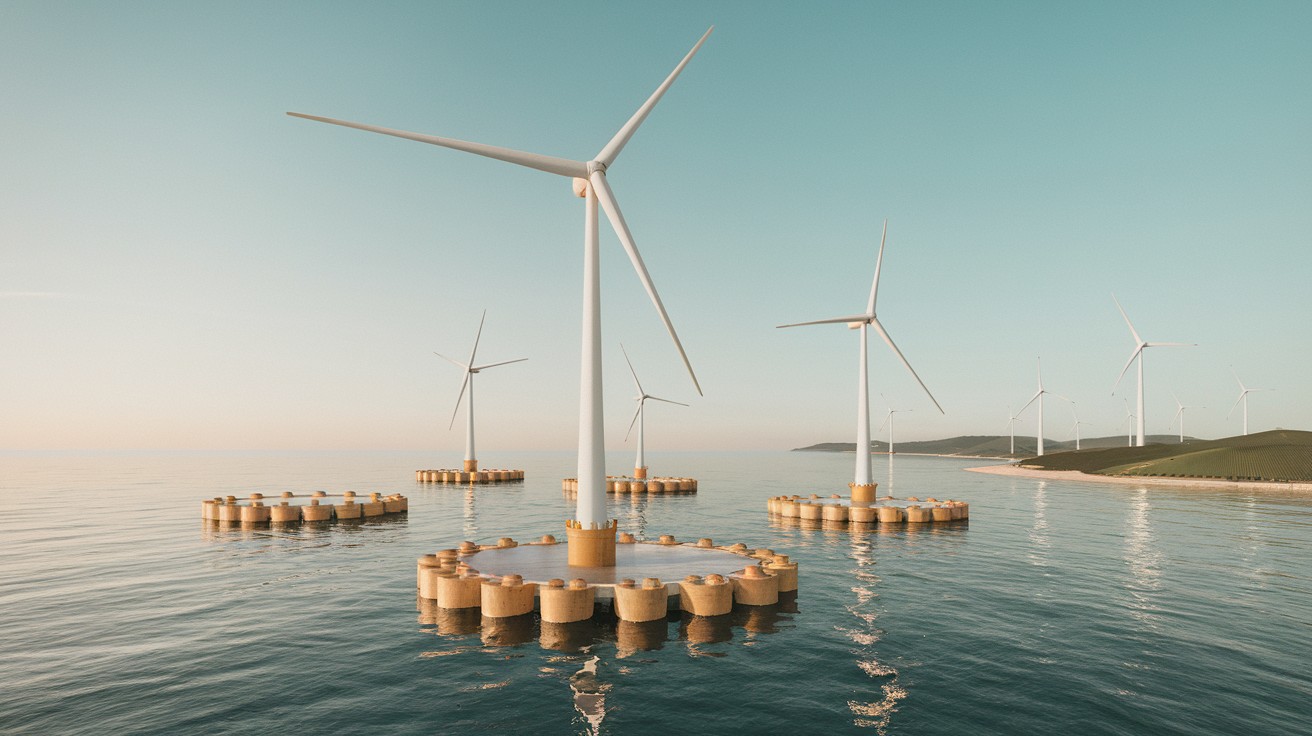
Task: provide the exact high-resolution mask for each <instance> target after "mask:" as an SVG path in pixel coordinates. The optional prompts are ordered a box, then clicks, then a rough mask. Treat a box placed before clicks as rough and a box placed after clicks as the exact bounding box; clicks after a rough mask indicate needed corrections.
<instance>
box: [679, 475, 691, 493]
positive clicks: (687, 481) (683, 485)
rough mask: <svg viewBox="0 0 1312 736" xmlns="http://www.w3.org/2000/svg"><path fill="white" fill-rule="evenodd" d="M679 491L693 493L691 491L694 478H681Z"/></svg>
mask: <svg viewBox="0 0 1312 736" xmlns="http://www.w3.org/2000/svg"><path fill="white" fill-rule="evenodd" d="M679 490H680V491H691V490H692V478H680V479H679Z"/></svg>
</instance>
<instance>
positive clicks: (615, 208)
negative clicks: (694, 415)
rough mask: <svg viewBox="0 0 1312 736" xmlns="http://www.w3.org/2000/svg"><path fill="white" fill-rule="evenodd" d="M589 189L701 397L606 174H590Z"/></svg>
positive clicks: (680, 344) (686, 356) (688, 362)
mask: <svg viewBox="0 0 1312 736" xmlns="http://www.w3.org/2000/svg"><path fill="white" fill-rule="evenodd" d="M590 181H591V182H592V188H593V189H594V190H595V191H596V194H597V200H598V201H599V202H600V203H601V208H602V209H603V210H606V218H607V219H609V220H610V225H611V227H612V228H614V230H615V234H616V235H617V236H619V239H620V244H621V245H623V246H624V250H625V251H626V252H627V253H628V254H629V260H630V261H632V262H633V270H635V271H637V272H638V279H639V280H640V281H642V286H643V288H645V289H646V290H647V296H649V297H651V303H652V304H654V305H655V306H656V311H657V312H658V313H660V316H661V321H662V322H664V323H665V329H666V330H667V331H669V333H670V338H671V339H673V340H674V347H676V348H678V350H679V357H680V358H683V365H684V367H686V368H687V369H688V375H689V376H691V377H692V385H693V386H694V387H696V389H697V395H698V396H701V395H703V394H702V386H701V384H700V383H698V382H697V374H696V373H694V372H693V370H692V363H691V362H690V361H689V360H688V354H687V353H685V352H684V350H683V343H682V342H679V333H677V332H675V331H674V323H672V322H670V315H668V314H666V313H665V305H664V304H662V303H661V297H660V295H659V294H657V293H656V285H655V284H653V283H652V281H651V275H650V274H648V273H647V266H646V264H644V263H643V262H642V255H640V254H639V253H638V246H637V245H635V244H634V242H633V234H632V233H630V232H629V226H628V224H626V223H625V222H624V215H623V214H622V213H621V212H620V205H619V202H616V201H615V193H614V192H612V191H611V190H610V184H608V183H607V182H606V175H605V174H603V173H602V172H600V171H594V172H592V177H591V178H590Z"/></svg>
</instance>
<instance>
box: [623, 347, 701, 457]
mask: <svg viewBox="0 0 1312 736" xmlns="http://www.w3.org/2000/svg"><path fill="white" fill-rule="evenodd" d="M620 351H621V352H623V353H624V362H625V363H628V364H629V373H631V374H633V385H634V386H637V387H638V395H637V397H635V401H637V402H638V410H637V411H636V412H634V414H633V420H632V421H630V422H629V431H628V433H626V434H625V435H624V439H625V440H626V441H627V440H628V439H629V434H632V433H633V425H634V424H635V423H636V424H637V425H638V457H637V459H635V460H634V461H633V475H634V477H636V478H646V477H647V457H646V455H645V454H644V449H643V424H644V423H645V422H646V413H645V412H644V411H643V410H644V409H645V408H646V405H647V400H648V399H651V400H652V401H664V402H665V403H667V404H678V405H679V406H687V404H684V403H681V402H678V401H670V400H669V399H662V398H661V397H659V396H652V395H651V394H649V393H647V392H646V391H644V390H643V388H642V382H641V381H639V380H638V372H637V371H635V370H633V361H631V360H629V351H627V350H625V349H624V346H623V345H621V346H620Z"/></svg>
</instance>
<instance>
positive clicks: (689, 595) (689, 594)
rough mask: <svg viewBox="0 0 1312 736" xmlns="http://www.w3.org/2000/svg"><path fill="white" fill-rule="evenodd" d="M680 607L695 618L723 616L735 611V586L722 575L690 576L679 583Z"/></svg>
mask: <svg viewBox="0 0 1312 736" xmlns="http://www.w3.org/2000/svg"><path fill="white" fill-rule="evenodd" d="M679 607H680V608H682V609H683V610H685V611H687V612H688V613H691V614H693V615H694V616H723V615H724V614H726V613H728V612H729V611H732V610H733V585H731V584H730V583H729V581H728V580H725V579H724V578H723V577H722V576H720V575H707V576H706V577H705V578H702V577H700V576H698V575H689V576H688V577H686V578H684V579H683V581H682V582H680V583H679Z"/></svg>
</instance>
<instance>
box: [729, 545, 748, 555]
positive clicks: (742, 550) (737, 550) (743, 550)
mask: <svg viewBox="0 0 1312 736" xmlns="http://www.w3.org/2000/svg"><path fill="white" fill-rule="evenodd" d="M725 549H727V550H729V551H730V552H733V553H734V554H736V555H745V554H747V545H745V544H743V543H742V542H734V543H733V544H731V545H729V546H728V547H725Z"/></svg>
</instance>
